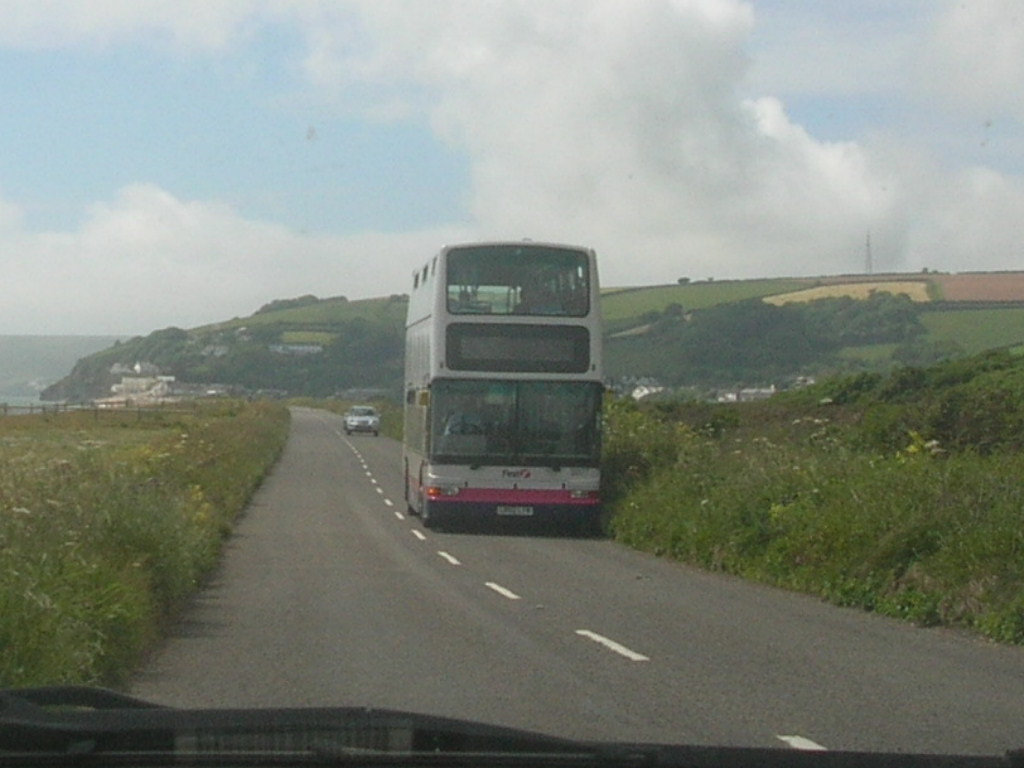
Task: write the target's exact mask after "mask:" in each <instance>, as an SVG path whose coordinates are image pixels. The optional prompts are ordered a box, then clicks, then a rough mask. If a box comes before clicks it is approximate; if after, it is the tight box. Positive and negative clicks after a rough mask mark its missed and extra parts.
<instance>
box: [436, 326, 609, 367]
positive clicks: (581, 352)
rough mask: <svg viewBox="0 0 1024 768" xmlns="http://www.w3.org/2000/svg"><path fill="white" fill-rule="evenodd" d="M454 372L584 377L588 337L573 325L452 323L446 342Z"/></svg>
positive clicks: (588, 357) (588, 335)
mask: <svg viewBox="0 0 1024 768" xmlns="http://www.w3.org/2000/svg"><path fill="white" fill-rule="evenodd" d="M445 342H446V344H445V348H446V350H447V360H446V363H447V365H448V368H449V369H450V370H453V371H494V372H506V373H511V372H518V373H584V372H586V371H587V370H588V368H589V367H590V333H589V332H588V331H587V329H586V328H583V327H581V326H575V325H504V324H503V325H493V324H489V323H452V324H451V325H449V326H448V331H447V337H446V339H445Z"/></svg>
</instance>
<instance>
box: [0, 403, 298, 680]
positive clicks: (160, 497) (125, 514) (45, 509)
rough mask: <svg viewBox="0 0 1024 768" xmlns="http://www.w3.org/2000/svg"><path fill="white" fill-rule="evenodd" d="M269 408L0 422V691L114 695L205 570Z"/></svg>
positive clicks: (263, 453) (283, 421)
mask: <svg viewBox="0 0 1024 768" xmlns="http://www.w3.org/2000/svg"><path fill="white" fill-rule="evenodd" d="M287 428H288V414H287V411H286V410H285V409H284V408H283V407H281V406H276V405H267V404H239V403H218V404H215V405H210V406H206V407H202V408H198V409H196V410H195V411H192V412H181V413H173V412H155V413H149V414H147V415H146V416H145V417H144V418H140V417H139V415H138V414H134V413H121V412H109V413H102V414H99V415H92V414H83V413H68V414H49V415H46V416H16V417H9V418H6V419H2V420H0V648H2V649H3V653H2V654H0V687H8V686H22V685H49V684H61V683H81V684H92V683H102V684H115V683H117V682H118V681H119V680H121V679H123V677H124V676H125V674H126V673H127V672H129V671H130V670H131V669H132V666H133V664H134V663H135V662H136V660H137V659H138V658H139V655H140V654H141V653H142V652H143V651H144V650H145V648H146V647H148V646H149V645H150V644H151V643H152V642H153V641H154V639H155V638H156V637H157V635H158V633H159V629H160V626H161V623H162V622H163V621H164V619H165V618H166V617H167V616H168V615H170V614H171V613H172V612H173V611H174V610H175V608H176V607H177V606H179V605H180V604H181V603H182V601H183V600H184V599H185V598H186V597H187V596H188V595H189V594H190V593H191V592H192V591H193V590H194V589H196V587H197V586H198V584H199V583H200V581H201V579H202V577H203V575H204V574H205V573H206V572H207V571H208V570H209V569H210V567H212V565H213V564H214V562H215V560H216V557H217V554H218V551H219V546H220V542H221V540H222V538H223V537H224V536H225V535H226V534H227V533H228V531H230V529H231V525H232V521H233V520H234V518H235V516H236V515H237V514H238V513H239V512H240V511H241V510H242V509H243V507H244V506H245V504H246V502H247V501H248V499H249V497H250V496H251V494H252V493H253V491H254V490H255V489H256V487H257V486H258V484H259V483H260V481H261V479H262V478H263V476H264V474H265V473H266V471H267V470H268V469H269V467H270V466H271V464H272V463H273V461H274V460H275V459H276V457H277V455H278V452H279V451H280V449H281V447H282V445H283V443H284V440H285V438H286V435H287Z"/></svg>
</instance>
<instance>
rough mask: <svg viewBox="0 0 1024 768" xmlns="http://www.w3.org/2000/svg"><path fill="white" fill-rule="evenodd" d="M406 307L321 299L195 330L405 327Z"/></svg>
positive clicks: (393, 300) (394, 301)
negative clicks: (365, 324) (356, 323)
mask: <svg viewBox="0 0 1024 768" xmlns="http://www.w3.org/2000/svg"><path fill="white" fill-rule="evenodd" d="M407 306H408V304H407V302H406V301H404V300H400V299H398V298H397V297H385V298H376V299H359V300H356V301H348V300H346V299H343V298H335V299H324V300H323V301H320V302H317V303H316V304H310V305H308V306H304V307H295V308H293V309H281V310H277V311H273V312H265V313H259V314H255V315H251V316H249V317H245V318H235V319H234V320H230V321H228V322H226V323H219V324H217V325H216V326H205V327H203V328H199V329H196V330H197V331H198V332H204V331H212V330H224V329H231V328H237V327H241V326H246V327H257V326H261V325H275V324H280V325H286V326H314V327H319V326H324V325H336V324H340V323H345V322H348V321H350V320H355V319H363V320H369V321H374V322H383V323H386V324H388V325H393V324H397V325H398V326H399V327H402V326H404V324H405V313H406V308H407Z"/></svg>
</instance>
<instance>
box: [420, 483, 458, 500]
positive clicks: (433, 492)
mask: <svg viewBox="0 0 1024 768" xmlns="http://www.w3.org/2000/svg"><path fill="white" fill-rule="evenodd" d="M458 495H459V486H457V485H428V486H427V498H429V499H437V498H440V497H442V496H458Z"/></svg>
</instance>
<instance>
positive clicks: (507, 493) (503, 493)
mask: <svg viewBox="0 0 1024 768" xmlns="http://www.w3.org/2000/svg"><path fill="white" fill-rule="evenodd" d="M588 493H591V492H589V491H588ZM592 493H593V495H592V496H584V497H574V496H573V495H572V491H566V490H561V489H558V490H546V489H541V488H460V489H459V492H458V493H456V494H453V495H451V496H448V495H443V496H437V497H435V498H436V499H437V500H438V501H445V502H456V503H458V502H465V503H474V504H518V505H523V504H580V505H585V504H598V503H600V499H599V498H598V496H597V492H596V491H594V492H592Z"/></svg>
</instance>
